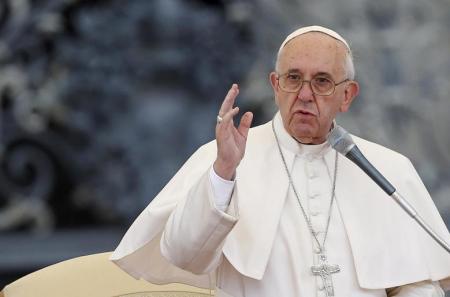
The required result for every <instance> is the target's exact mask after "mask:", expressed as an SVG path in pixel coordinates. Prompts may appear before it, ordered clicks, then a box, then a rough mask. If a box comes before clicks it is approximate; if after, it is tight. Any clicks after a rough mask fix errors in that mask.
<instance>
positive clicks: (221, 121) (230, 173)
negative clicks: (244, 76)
mask: <svg viewBox="0 0 450 297" xmlns="http://www.w3.org/2000/svg"><path fill="white" fill-rule="evenodd" d="M238 94H239V88H238V85H237V84H233V85H232V86H231V88H230V90H229V91H228V94H227V95H226V97H225V99H224V100H223V102H222V106H221V107H220V111H219V114H218V117H217V125H216V141H217V158H216V161H215V162H214V171H215V172H216V173H217V174H218V175H219V176H220V177H222V178H224V179H227V180H231V179H233V177H234V175H235V173H236V168H237V166H238V165H239V163H240V162H241V160H242V158H243V157H244V153H245V145H246V143H247V135H248V130H249V129H250V125H251V124H252V119H253V114H252V113H251V112H246V113H245V114H244V115H243V116H242V118H241V121H240V123H239V126H238V127H237V128H236V127H235V126H234V121H233V118H234V116H235V115H237V114H238V112H239V107H233V105H234V102H235V100H236V97H237V95H238Z"/></svg>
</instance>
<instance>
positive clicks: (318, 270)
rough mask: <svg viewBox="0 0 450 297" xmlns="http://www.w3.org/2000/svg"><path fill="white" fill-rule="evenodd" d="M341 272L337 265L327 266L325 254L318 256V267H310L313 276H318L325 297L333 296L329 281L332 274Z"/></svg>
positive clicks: (331, 285) (331, 284) (330, 281)
mask: <svg viewBox="0 0 450 297" xmlns="http://www.w3.org/2000/svg"><path fill="white" fill-rule="evenodd" d="M339 271H341V269H340V268H339V265H329V264H328V262H327V256H326V255H325V254H319V265H314V266H312V267H311V272H312V274H313V275H318V276H320V277H321V278H322V282H323V286H324V287H325V292H326V296H327V297H331V296H334V288H333V280H332V279H331V274H332V273H337V272H339Z"/></svg>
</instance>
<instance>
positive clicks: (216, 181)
mask: <svg viewBox="0 0 450 297" xmlns="http://www.w3.org/2000/svg"><path fill="white" fill-rule="evenodd" d="M209 180H210V182H211V185H212V189H213V193H214V203H215V204H216V207H217V208H218V209H220V210H221V211H226V210H227V208H228V205H229V204H230V200H231V193H232V192H233V187H234V180H226V179H223V178H221V177H220V176H219V175H217V173H216V171H215V170H214V167H213V166H211V169H210V170H209Z"/></svg>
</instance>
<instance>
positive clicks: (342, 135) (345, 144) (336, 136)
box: [327, 125, 355, 156]
mask: <svg viewBox="0 0 450 297" xmlns="http://www.w3.org/2000/svg"><path fill="white" fill-rule="evenodd" d="M327 141H328V143H329V144H330V145H331V146H332V147H333V148H334V149H335V150H337V151H338V152H339V153H341V154H343V155H344V156H345V155H347V153H348V152H349V151H350V150H351V149H352V148H353V147H354V146H355V143H354V142H353V139H352V137H351V136H350V134H349V133H348V132H347V131H346V130H345V129H344V128H342V127H341V126H338V125H335V126H334V128H333V130H331V132H330V134H328V139H327Z"/></svg>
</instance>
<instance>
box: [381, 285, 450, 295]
mask: <svg viewBox="0 0 450 297" xmlns="http://www.w3.org/2000/svg"><path fill="white" fill-rule="evenodd" d="M386 292H387V293H388V294H387V296H388V297H419V296H420V297H444V296H445V293H444V290H442V288H441V286H440V285H439V282H431V281H423V282H418V283H413V284H408V285H404V286H400V287H396V288H391V289H388V290H386Z"/></svg>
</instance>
